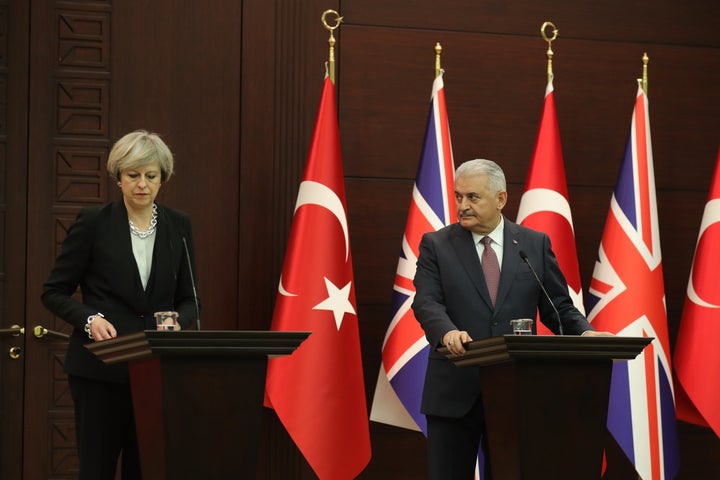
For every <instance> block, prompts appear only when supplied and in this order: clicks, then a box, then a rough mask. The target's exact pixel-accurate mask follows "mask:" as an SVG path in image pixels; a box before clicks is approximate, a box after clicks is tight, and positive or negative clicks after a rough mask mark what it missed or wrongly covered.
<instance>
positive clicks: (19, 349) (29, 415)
mask: <svg viewBox="0 0 720 480" xmlns="http://www.w3.org/2000/svg"><path fill="white" fill-rule="evenodd" d="M215 4H216V5H215V7H217V8H206V7H207V5H206V4H202V3H199V4H183V5H182V8H179V7H178V4H177V3H176V2H173V1H170V0H154V1H143V0H137V1H131V2H130V1H129V2H111V1H109V0H87V1H83V2H67V1H60V0H37V1H33V2H27V1H26V0H0V180H1V181H0V238H2V244H1V245H0V295H1V297H0V305H2V310H1V315H2V316H1V317H0V332H2V333H1V334H0V348H1V349H2V350H0V354H1V356H0V386H1V387H2V390H1V391H0V420H1V421H2V422H3V428H2V429H0V478H2V479H3V480H5V479H11V480H15V479H22V478H26V479H45V478H53V479H63V478H65V479H72V478H76V477H77V466H78V462H77V456H76V448H75V432H74V416H73V411H72V409H73V404H72V400H71V397H70V394H69V389H68V387H67V381H66V377H65V375H64V374H63V362H64V356H65V350H66V339H65V336H66V335H67V334H68V333H70V328H69V326H68V325H67V324H66V323H65V322H63V321H62V320H61V319H58V318H55V317H53V316H52V315H51V314H50V313H49V312H47V311H46V310H45V309H44V308H43V306H42V304H41V302H40V295H41V291H42V284H43V282H44V281H45V279H46V278H47V276H48V273H49V271H50V269H51V268H52V265H53V262H54V259H55V257H56V255H57V253H58V251H59V248H60V245H61V243H62V241H63V239H64V238H65V235H66V232H67V230H68V228H69V226H70V225H71V224H72V222H73V221H74V219H75V216H76V214H77V212H78V211H79V209H80V208H82V207H83V206H86V205H92V204H100V203H105V202H107V201H110V200H113V199H115V198H118V197H119V192H118V190H117V188H116V187H115V185H114V184H113V183H112V182H111V181H110V180H109V178H108V175H107V173H106V170H105V163H106V160H107V155H108V152H109V149H110V148H111V146H112V143H113V142H114V141H115V140H116V139H117V138H119V137H120V136H122V135H123V134H124V133H127V132H128V131H130V130H134V129H137V128H146V129H148V130H152V131H156V132H158V133H160V134H161V135H162V136H163V138H164V139H165V141H166V142H167V143H168V144H169V145H170V147H171V149H172V150H173V151H174V153H175V156H176V173H177V175H176V177H174V178H173V179H172V182H170V183H169V184H168V185H167V186H165V187H164V188H163V192H162V193H161V194H160V196H159V198H158V201H159V202H161V203H165V204H168V205H170V206H172V207H175V208H179V209H181V210H184V211H186V212H188V213H189V214H190V216H191V217H192V218H193V227H194V237H195V244H196V250H197V261H198V276H199V277H200V279H201V283H200V285H199V286H198V288H199V293H200V297H201V299H202V300H203V303H204V308H203V317H204V322H203V328H206V329H237V328H238V327H239V325H238V322H239V321H240V320H239V316H238V298H237V297H238V291H237V284H236V281H235V279H237V277H238V248H237V245H238V240H237V238H238V224H239V215H238V211H237V209H238V199H237V196H238V184H239V179H238V175H239V161H238V158H237V156H238V152H239V108H240V103H239V97H240V91H239V84H240V58H241V56H240V53H239V52H240V44H241V40H240V24H241V21H240V11H241V2H236V1H230V0H227V1H226V0H215ZM111 43H112V48H111ZM194 51H198V52H201V53H200V54H198V55H189V52H194ZM210 272H217V273H216V274H215V275H211V273H210ZM223 277H224V278H226V279H231V280H232V281H223ZM213 280H215V281H213ZM218 280H219V281H218ZM260 321H262V319H260ZM15 324H17V325H18V328H17V329H16V330H17V331H15V330H13V329H12V325H15ZM19 329H23V332H22V334H20V330H19ZM15 333H17V335H14V334H15ZM12 347H16V350H14V354H15V353H17V354H18V355H17V358H16V359H11V358H10V357H9V356H8V351H9V349H10V348H12Z"/></svg>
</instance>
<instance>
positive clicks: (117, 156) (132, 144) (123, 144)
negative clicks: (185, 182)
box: [107, 130, 173, 182]
mask: <svg viewBox="0 0 720 480" xmlns="http://www.w3.org/2000/svg"><path fill="white" fill-rule="evenodd" d="M156 162H157V164H158V165H159V166H160V180H161V181H163V182H167V181H168V180H169V179H170V177H171V176H172V174H173V154H172V152H171V151H170V149H169V148H168V146H167V145H165V142H163V141H162V139H161V138H160V136H159V135H158V134H156V133H150V132H148V131H146V130H135V131H134V132H131V133H128V134H127V135H125V136H123V137H122V138H121V139H120V140H118V141H117V142H115V145H113V147H112V150H110V155H109V157H108V162H107V170H108V173H109V174H110V176H111V177H113V179H115V180H119V179H120V173H121V172H122V171H123V170H126V169H128V168H137V167H139V166H142V165H149V164H151V163H156Z"/></svg>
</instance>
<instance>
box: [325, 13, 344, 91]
mask: <svg viewBox="0 0 720 480" xmlns="http://www.w3.org/2000/svg"><path fill="white" fill-rule="evenodd" d="M330 14H333V15H335V25H328V23H327V20H326V19H325V17H327V16H328V15H330ZM320 19H321V20H322V24H323V26H324V27H325V28H326V29H327V30H328V31H329V32H330V38H328V45H329V46H330V53H329V55H328V74H329V75H330V80H331V81H332V82H333V83H335V36H334V35H333V32H334V30H335V29H336V28H338V27H339V26H340V23H341V22H342V19H343V17H341V16H340V14H339V13H338V12H336V11H335V10H325V11H324V12H323V13H322V16H321V17H320Z"/></svg>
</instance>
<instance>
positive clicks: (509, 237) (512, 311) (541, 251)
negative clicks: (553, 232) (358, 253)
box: [412, 218, 593, 417]
mask: <svg viewBox="0 0 720 480" xmlns="http://www.w3.org/2000/svg"><path fill="white" fill-rule="evenodd" d="M504 221H505V227H504V236H503V260H502V267H501V275H500V285H499V288H498V294H497V299H496V305H495V307H493V305H492V302H491V301H490V294H489V292H488V289H487V284H486V283H485V277H484V276H483V271H482V265H481V263H480V258H479V257H478V253H477V249H476V246H475V244H474V242H473V237H472V234H471V233H470V232H469V231H468V230H466V229H464V228H463V227H461V226H460V224H458V223H455V224H452V225H449V226H447V227H445V228H443V229H441V230H438V231H437V232H430V233H426V234H425V235H424V236H423V238H422V240H421V242H420V253H419V256H418V262H417V272H416V273H415V280H414V284H415V289H416V293H415V298H414V300H413V305H412V307H413V311H414V313H415V318H416V319H417V320H418V321H419V322H420V325H421V326H422V328H423V330H424V331H425V335H426V337H427V340H428V342H429V343H430V353H429V358H428V367H427V372H426V375H425V387H424V390H423V399H422V405H421V411H422V413H425V414H430V415H439V416H445V417H460V416H462V415H464V414H466V413H467V412H468V411H469V410H470V408H471V407H472V405H473V404H474V403H475V401H476V400H477V398H478V396H479V395H480V379H479V375H480V371H479V369H478V368H475V367H456V366H455V365H454V364H453V363H452V362H450V361H449V360H447V359H446V358H445V356H444V355H442V354H440V353H439V352H437V348H438V347H439V346H441V342H442V338H443V336H444V335H445V334H446V333H447V332H448V331H450V330H454V329H457V330H465V331H467V332H468V334H469V335H470V337H472V339H473V340H480V339H482V338H488V337H493V336H497V335H503V334H508V333H512V327H511V325H510V320H512V319H516V318H532V319H535V318H536V312H537V311H538V310H539V312H540V317H541V320H542V322H543V323H544V324H545V325H547V326H548V328H550V329H551V330H552V331H553V332H555V333H558V328H557V320H556V317H555V314H554V311H553V309H552V306H551V305H550V304H549V302H548V301H547V300H546V299H545V296H544V294H543V293H542V290H541V289H540V287H539V286H538V284H537V282H536V281H535V278H534V277H533V274H532V272H531V271H530V269H529V268H528V266H527V265H526V264H525V262H524V261H523V260H522V259H521V258H520V255H519V253H520V251H521V250H522V251H524V252H525V253H526V254H527V256H528V258H529V260H530V262H531V263H532V265H533V267H534V268H535V270H536V272H537V274H538V276H539V277H540V280H541V281H542V283H543V285H544V286H545V289H546V290H547V292H548V294H549V295H550V297H551V298H552V299H553V302H554V303H555V305H556V306H557V309H558V311H559V313H560V316H561V318H562V322H563V330H564V333H565V334H566V335H573V334H575V335H579V334H582V333H583V332H584V331H586V330H593V328H592V327H591V326H590V324H589V323H588V321H587V320H586V318H585V316H584V315H583V314H582V313H581V312H580V311H579V310H577V309H576V308H575V306H574V305H573V303H572V299H571V298H570V296H569V295H568V290H567V283H566V281H565V277H564V276H563V274H562V272H561V271H560V267H559V266H558V263H557V259H556V258H555V254H554V253H553V251H552V248H551V246H550V239H549V237H548V236H547V235H546V234H544V233H541V232H537V231H534V230H531V229H529V228H526V227H523V226H521V225H517V224H515V223H513V222H511V221H509V220H508V219H507V218H505V219H504ZM535 328H536V326H535V325H533V330H535Z"/></svg>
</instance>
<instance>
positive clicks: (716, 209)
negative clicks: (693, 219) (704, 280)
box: [687, 198, 720, 308]
mask: <svg viewBox="0 0 720 480" xmlns="http://www.w3.org/2000/svg"><path fill="white" fill-rule="evenodd" d="M718 222H720V199H717V198H716V199H713V200H710V201H709V202H708V203H707V205H705V212H704V213H703V219H702V224H701V225H700V234H699V235H698V244H700V239H701V238H702V236H703V233H705V230H707V229H708V227H710V226H711V225H713V224H715V223H718ZM695 253H696V255H697V252H695ZM693 263H694V262H693ZM694 269H695V267H694V266H693V268H692V269H690V279H689V280H688V287H687V296H688V299H690V301H691V302H693V303H694V304H696V305H699V306H701V307H708V308H718V307H720V305H714V304H712V303H708V302H706V301H705V300H703V299H702V298H700V296H699V295H698V294H697V292H696V291H695V286H694V285H693V270H694Z"/></svg>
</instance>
